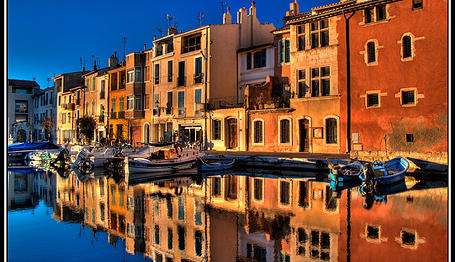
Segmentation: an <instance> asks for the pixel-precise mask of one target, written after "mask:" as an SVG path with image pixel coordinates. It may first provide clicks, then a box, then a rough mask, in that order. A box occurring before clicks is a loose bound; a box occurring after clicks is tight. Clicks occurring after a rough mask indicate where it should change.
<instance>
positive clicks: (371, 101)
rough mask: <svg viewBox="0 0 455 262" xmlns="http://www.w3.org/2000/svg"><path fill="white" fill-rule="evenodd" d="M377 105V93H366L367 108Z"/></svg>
mask: <svg viewBox="0 0 455 262" xmlns="http://www.w3.org/2000/svg"><path fill="white" fill-rule="evenodd" d="M369 107H379V94H378V93H375V94H367V108H369Z"/></svg>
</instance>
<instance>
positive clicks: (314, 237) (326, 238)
mask: <svg viewBox="0 0 455 262" xmlns="http://www.w3.org/2000/svg"><path fill="white" fill-rule="evenodd" d="M310 236H311V241H310V256H311V258H313V259H321V260H330V235H329V233H326V232H319V231H316V230H312V231H311V234H310Z"/></svg>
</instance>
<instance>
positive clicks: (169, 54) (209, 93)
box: [144, 3, 275, 143]
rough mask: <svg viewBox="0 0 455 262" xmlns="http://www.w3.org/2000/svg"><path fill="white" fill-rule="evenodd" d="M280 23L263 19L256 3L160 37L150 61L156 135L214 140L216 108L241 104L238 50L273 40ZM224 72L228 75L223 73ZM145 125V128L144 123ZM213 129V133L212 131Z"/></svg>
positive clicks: (187, 139)
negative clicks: (211, 118)
mask: <svg viewBox="0 0 455 262" xmlns="http://www.w3.org/2000/svg"><path fill="white" fill-rule="evenodd" d="M274 29H275V27H274V26H273V25H272V24H261V23H260V22H259V20H258V19H257V17H256V7H255V6H254V3H253V4H252V6H251V7H250V10H249V13H248V12H247V9H246V8H245V7H244V8H241V9H240V10H239V11H238V13H237V23H232V17H231V14H230V13H229V10H228V12H227V13H225V14H224V17H223V24H216V25H208V26H203V27H200V28H197V29H194V30H190V31H187V32H184V33H177V30H176V29H175V28H174V30H170V31H169V35H168V36H166V37H164V38H161V39H157V40H155V41H154V47H153V51H151V52H153V57H152V58H151V61H150V62H149V61H147V64H148V67H147V68H148V70H150V71H149V73H150V76H151V77H150V80H151V82H152V93H153V94H152V108H153V109H154V114H153V116H152V123H151V127H152V129H151V130H152V138H153V140H154V141H162V140H168V139H169V137H171V139H172V138H173V137H174V135H175V134H178V136H179V137H178V138H179V139H180V140H181V141H185V142H188V143H194V142H196V141H199V142H201V143H203V142H208V140H209V138H208V133H209V126H210V123H209V116H208V114H206V112H205V108H204V104H205V103H207V105H208V107H209V108H210V109H215V108H220V107H223V106H226V105H230V106H233V105H237V101H238V97H239V94H238V89H237V84H238V83H237V74H238V72H237V50H238V49H241V48H246V47H250V46H256V45H261V44H266V43H271V42H272V41H273V35H271V34H270V32H271V31H272V30H274ZM220 76H223V77H220ZM144 128H145V127H144ZM206 130H207V132H206Z"/></svg>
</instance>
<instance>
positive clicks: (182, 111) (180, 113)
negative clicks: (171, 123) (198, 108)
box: [177, 108, 186, 117]
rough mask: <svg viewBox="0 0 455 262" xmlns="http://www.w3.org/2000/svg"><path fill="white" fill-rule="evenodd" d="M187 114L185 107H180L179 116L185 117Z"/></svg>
mask: <svg viewBox="0 0 455 262" xmlns="http://www.w3.org/2000/svg"><path fill="white" fill-rule="evenodd" d="M185 114H186V112H185V108H179V109H178V112H177V116H178V117H185Z"/></svg>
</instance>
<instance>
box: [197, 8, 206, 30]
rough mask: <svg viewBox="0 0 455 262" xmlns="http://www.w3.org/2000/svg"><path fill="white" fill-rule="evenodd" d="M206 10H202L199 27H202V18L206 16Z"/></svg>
mask: <svg viewBox="0 0 455 262" xmlns="http://www.w3.org/2000/svg"><path fill="white" fill-rule="evenodd" d="M204 12H205V11H202V12H200V13H199V18H198V19H199V27H201V24H202V18H203V17H204Z"/></svg>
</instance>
